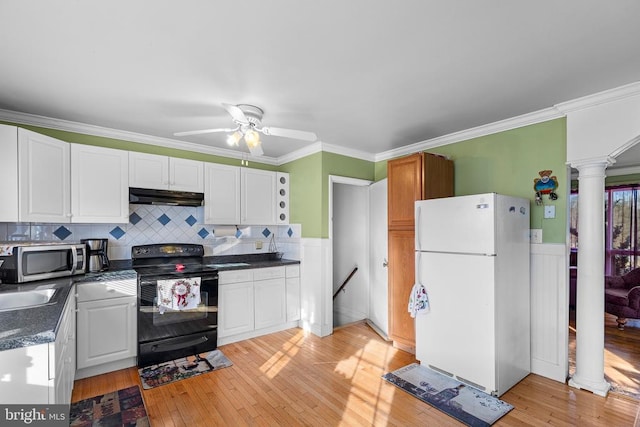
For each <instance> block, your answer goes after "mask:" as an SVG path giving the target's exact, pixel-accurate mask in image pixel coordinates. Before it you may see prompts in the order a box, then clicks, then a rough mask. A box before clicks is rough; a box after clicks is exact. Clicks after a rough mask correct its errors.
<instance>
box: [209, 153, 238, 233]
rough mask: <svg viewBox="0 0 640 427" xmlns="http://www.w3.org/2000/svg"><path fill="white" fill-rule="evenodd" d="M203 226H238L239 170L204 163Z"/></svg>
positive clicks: (232, 167) (233, 167)
mask: <svg viewBox="0 0 640 427" xmlns="http://www.w3.org/2000/svg"><path fill="white" fill-rule="evenodd" d="M204 188H205V191H204V222H205V224H240V223H241V221H240V168H239V167H236V166H228V165H221V164H217V163H206V164H205V166H204Z"/></svg>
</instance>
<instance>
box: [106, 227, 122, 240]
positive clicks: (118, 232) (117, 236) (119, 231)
mask: <svg viewBox="0 0 640 427" xmlns="http://www.w3.org/2000/svg"><path fill="white" fill-rule="evenodd" d="M109 234H111V235H112V236H113V237H114V238H115V239H116V240H120V239H121V238H122V236H124V235H125V234H126V232H125V231H124V230H123V229H122V228H120V227H117V226H116V228H114V229H113V230H111V231H110V232H109Z"/></svg>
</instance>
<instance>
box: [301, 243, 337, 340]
mask: <svg viewBox="0 0 640 427" xmlns="http://www.w3.org/2000/svg"><path fill="white" fill-rule="evenodd" d="M300 244H301V254H300V255H301V256H300V297H301V320H300V323H301V326H302V328H303V329H305V330H307V331H310V332H311V333H313V334H315V335H318V336H320V337H324V336H327V335H331V334H332V333H333V301H332V298H333V294H332V290H331V289H332V287H331V274H330V271H331V270H330V264H329V261H330V260H331V245H330V240H329V239H311V238H303V239H301V242H300Z"/></svg>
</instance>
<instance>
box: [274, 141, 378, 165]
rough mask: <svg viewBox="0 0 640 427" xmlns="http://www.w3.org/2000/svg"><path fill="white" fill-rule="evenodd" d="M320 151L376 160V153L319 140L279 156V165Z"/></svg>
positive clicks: (371, 160) (370, 160)
mask: <svg viewBox="0 0 640 427" xmlns="http://www.w3.org/2000/svg"><path fill="white" fill-rule="evenodd" d="M320 151H325V152H328V153H334V154H340V155H342V156H346V157H353V158H356V159H360V160H366V161H369V162H374V161H375V155H374V154H371V153H365V152H364V151H360V150H353V149H351V148H345V147H340V146H338V145H333V144H328V143H326V142H322V141H317V142H315V143H313V144H310V145H308V146H306V147H304V148H301V149H300V150H296V151H294V152H291V153H289V154H286V155H284V156H280V157H278V159H277V161H278V165H282V164H285V163H289V162H293V161H294V160H298V159H301V158H303V157H307V156H310V155H311V154H315V153H318V152H320Z"/></svg>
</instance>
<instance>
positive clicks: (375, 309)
mask: <svg viewBox="0 0 640 427" xmlns="http://www.w3.org/2000/svg"><path fill="white" fill-rule="evenodd" d="M369 236H370V239H371V240H370V248H369V269H370V273H369V320H370V321H371V322H373V324H374V325H376V327H378V329H380V330H381V331H382V332H383V333H384V334H385V335H387V334H388V333H389V308H388V305H389V304H388V300H389V296H388V279H389V277H388V269H387V256H388V255H387V180H386V179H383V180H381V181H378V182H376V183H374V184H371V186H370V187H369Z"/></svg>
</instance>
